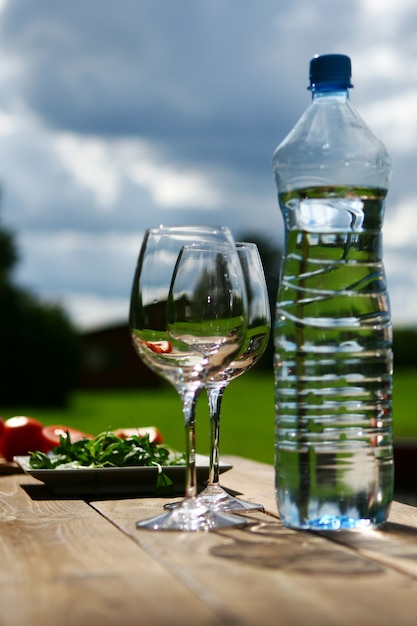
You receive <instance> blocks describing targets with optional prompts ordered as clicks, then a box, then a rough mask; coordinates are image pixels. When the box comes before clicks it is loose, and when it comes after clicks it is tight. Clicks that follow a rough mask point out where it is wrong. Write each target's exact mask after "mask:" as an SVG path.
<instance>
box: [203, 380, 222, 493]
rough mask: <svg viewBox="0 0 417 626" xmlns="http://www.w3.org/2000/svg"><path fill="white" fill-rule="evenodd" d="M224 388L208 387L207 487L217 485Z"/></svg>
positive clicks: (219, 386) (218, 386)
mask: <svg viewBox="0 0 417 626" xmlns="http://www.w3.org/2000/svg"><path fill="white" fill-rule="evenodd" d="M225 388H226V387H225V386H222V385H213V386H211V385H208V386H207V396H208V403H209V412H210V470H209V479H208V485H209V486H213V485H218V484H219V443H220V411H221V406H222V399H223V392H224V390H225Z"/></svg>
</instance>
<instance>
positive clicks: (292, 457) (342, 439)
mask: <svg viewBox="0 0 417 626" xmlns="http://www.w3.org/2000/svg"><path fill="white" fill-rule="evenodd" d="M325 97H326V98H327V99H328V100H329V102H326V101H325V100H324V99H323V100H322V101H318V102H315V101H314V99H313V104H312V105H311V107H310V109H309V110H308V111H307V112H306V114H305V116H304V119H303V118H302V119H301V120H300V122H299V124H298V125H297V126H296V127H295V129H294V131H293V132H292V133H291V134H290V135H289V137H288V138H287V140H286V141H284V142H283V144H281V146H280V147H278V149H277V151H276V153H275V158H274V170H275V174H276V180H277V185H278V191H279V203H280V208H281V211H282V214H283V217H284V222H285V228H286V244H285V255H284V260H283V265H282V271H281V282H280V287H279V291H278V299H277V309H276V321H275V366H274V367H275V387H276V495H277V502H278V508H279V512H280V516H281V519H282V521H283V523H284V524H286V525H287V526H291V527H295V528H305V529H319V530H329V529H330V530H333V529H341V528H342V529H343V528H358V527H364V526H378V525H381V524H383V523H384V522H385V520H386V518H387V515H388V511H389V507H390V503H391V500H392V495H393V451H392V415H391V412H392V327H391V318H390V306H389V298H388V293H387V285H386V279H385V273H384V267H383V260H382V235H381V226H382V220H383V215H384V203H385V196H386V190H387V178H388V173H389V158H388V156H387V154H386V152H385V150H384V149H383V147H382V146H381V144H380V143H379V142H378V141H377V140H376V139H375V138H374V137H373V135H371V133H370V132H369V131H368V129H367V128H366V127H364V125H363V122H362V121H361V120H360V118H359V117H358V116H357V114H356V112H355V111H354V110H353V109H352V107H351V105H350V103H349V101H348V97H347V90H346V91H345V92H343V93H342V92H340V93H336V94H333V95H332V94H325ZM326 106H327V107H328V109H329V110H328V111H327V114H326V110H325V109H326ZM349 123H350V124H349ZM361 125H362V126H361ZM349 126H351V128H349ZM352 137H353V139H354V138H355V137H356V143H357V145H356V149H355V147H354V143H355V142H354V141H352ZM305 142H307V144H309V147H307V146H306V145H304V148H303V145H302V144H303V143H304V144H305ZM309 142H310V143H309ZM332 150H333V159H332V158H331V154H330V153H331V152H332ZM349 150H350V152H349ZM302 158H304V161H306V160H307V162H305V163H304V165H303V164H302V163H300V159H302ZM297 159H298V165H296V163H297ZM309 159H310V161H308V160H309ZM320 163H321V165H322V166H321V167H319V165H320ZM355 181H357V182H355Z"/></svg>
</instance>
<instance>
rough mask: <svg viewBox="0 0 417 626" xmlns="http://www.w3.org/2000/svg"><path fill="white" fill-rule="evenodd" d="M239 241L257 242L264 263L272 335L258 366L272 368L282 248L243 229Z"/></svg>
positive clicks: (257, 234)
mask: <svg viewBox="0 0 417 626" xmlns="http://www.w3.org/2000/svg"><path fill="white" fill-rule="evenodd" d="M236 240H237V241H250V242H252V243H255V244H256V246H257V248H258V250H259V255H260V257H261V260H262V265H263V268H264V272H265V280H266V285H267V288H268V296H269V306H270V308H271V335H270V337H269V342H268V346H267V348H266V350H265V354H264V356H263V358H262V359H261V361H260V363H259V366H258V367H261V368H262V367H263V368H264V369H270V368H271V367H272V364H273V356H274V319H275V303H276V299H277V292H278V285H279V275H280V271H281V259H282V250H281V249H280V247H279V246H278V245H277V244H276V243H275V242H273V241H272V240H271V239H268V238H266V237H264V236H262V235H260V234H259V233H254V232H249V231H246V232H245V231H242V232H241V233H240V234H239V236H238V237H237V239H236Z"/></svg>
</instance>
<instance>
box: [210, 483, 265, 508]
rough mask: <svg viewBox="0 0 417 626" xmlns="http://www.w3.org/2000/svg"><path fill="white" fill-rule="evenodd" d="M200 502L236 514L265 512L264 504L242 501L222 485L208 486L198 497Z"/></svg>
mask: <svg viewBox="0 0 417 626" xmlns="http://www.w3.org/2000/svg"><path fill="white" fill-rule="evenodd" d="M198 497H199V499H200V501H201V502H202V503H203V504H205V505H206V506H209V507H211V508H214V510H216V511H224V512H228V511H231V512H234V511H237V512H239V511H263V510H264V506H263V504H259V503H257V502H249V501H248V500H240V499H239V498H235V497H234V496H231V495H230V493H228V492H227V491H226V490H225V489H223V487H221V486H220V485H217V484H216V485H207V487H206V488H205V489H204V490H203V491H201V492H200V493H199V495H198Z"/></svg>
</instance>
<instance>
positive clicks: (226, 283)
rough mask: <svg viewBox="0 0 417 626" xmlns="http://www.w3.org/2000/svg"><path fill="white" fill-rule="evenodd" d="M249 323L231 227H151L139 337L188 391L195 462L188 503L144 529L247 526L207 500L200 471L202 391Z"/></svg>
mask: <svg viewBox="0 0 417 626" xmlns="http://www.w3.org/2000/svg"><path fill="white" fill-rule="evenodd" d="M246 324H247V300H246V291H245V285H244V280H243V276H242V270H241V266H240V263H239V259H238V256H237V253H236V250H235V246H234V241H233V238H232V237H231V234H230V232H229V231H228V229H226V228H224V227H220V228H214V227H195V228H193V227H184V228H181V227H174V228H169V227H160V228H154V229H149V230H148V231H147V233H146V235H145V239H144V242H143V245H142V248H141V252H140V255H139V260H138V266H137V269H136V272H135V276H134V281H133V287H132V296H131V306H130V330H131V336H132V340H133V345H134V347H135V349H136V351H137V352H138V354H139V356H140V357H141V358H142V360H143V361H144V362H145V364H146V365H148V367H150V368H151V369H152V370H153V371H155V372H156V373H158V374H159V375H161V376H163V377H164V378H166V379H167V380H168V381H169V382H170V383H171V384H172V385H173V386H174V387H175V389H176V390H177V392H178V393H179V395H180V398H181V400H182V405H183V413H184V420H185V430H186V449H185V453H186V458H187V463H186V487H185V498H184V500H183V501H182V502H181V503H180V505H179V506H178V507H177V508H176V509H175V510H172V511H169V512H168V513H163V514H162V515H159V516H157V517H156V518H152V519H151V520H144V521H140V522H138V523H137V525H138V527H140V528H148V529H154V530H161V529H162V530H192V531H199V530H211V529H213V528H218V527H224V526H235V525H239V526H242V525H244V524H245V523H246V520H245V519H244V518H241V519H236V516H231V515H224V514H219V513H216V512H213V511H211V509H209V507H207V505H205V504H204V503H202V502H200V500H199V499H198V498H197V483H196V468H195V403H196V399H197V396H198V393H199V391H200V389H201V388H202V386H203V384H204V383H205V381H206V380H208V378H209V377H210V376H214V375H215V374H216V373H218V372H219V371H220V370H221V369H222V368H224V367H225V366H226V365H227V364H228V363H230V362H231V361H232V359H233V358H234V356H235V355H236V354H237V353H238V352H239V350H240V348H241V345H242V342H243V339H244V336H245V332H246Z"/></svg>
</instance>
